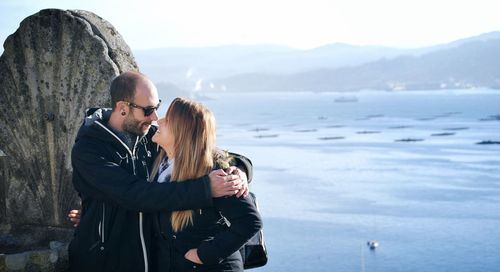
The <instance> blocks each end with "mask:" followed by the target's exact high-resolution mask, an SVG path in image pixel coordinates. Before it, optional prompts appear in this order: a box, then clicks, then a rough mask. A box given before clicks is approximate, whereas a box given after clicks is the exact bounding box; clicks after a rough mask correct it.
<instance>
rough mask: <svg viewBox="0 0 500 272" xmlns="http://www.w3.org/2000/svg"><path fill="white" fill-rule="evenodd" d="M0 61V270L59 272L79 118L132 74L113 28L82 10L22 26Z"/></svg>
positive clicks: (50, 14) (47, 14)
mask: <svg viewBox="0 0 500 272" xmlns="http://www.w3.org/2000/svg"><path fill="white" fill-rule="evenodd" d="M3 45H4V52H3V54H2V56H1V57H0V105H1V107H0V147H1V150H0V272H4V271H66V270H67V269H68V253H67V248H68V243H69V240H70V239H71V237H72V235H73V232H74V229H73V227H72V224H71V223H70V222H69V221H68V220H67V219H66V214H67V212H68V211H69V210H70V209H73V208H78V207H79V206H80V205H79V198H78V196H77V194H76V192H75V190H74V188H73V185H72V183H71V175H72V169H71V161H70V153H71V147H72V146H73V143H74V140H75V137H76V133H77V130H78V128H79V127H80V125H81V123H82V120H83V117H84V111H85V109H86V108H88V107H95V106H98V107H109V106H110V105H109V91H108V90H109V84H110V82H111V80H112V79H113V78H114V77H115V76H116V75H118V74H120V73H122V72H124V71H130V70H134V71H137V70H138V68H137V64H136V63H135V60H134V58H133V56H132V53H131V51H130V48H129V47H128V46H127V45H126V43H125V42H124V41H123V39H122V37H121V36H120V34H119V33H118V32H117V31H116V30H115V29H114V28H113V26H112V25H111V24H110V23H108V22H107V21H105V20H104V19H102V18H100V17H99V16H97V15H95V14H93V13H91V12H87V11H80V10H75V11H71V10H68V11H64V10H57V9H46V10H41V11H40V12H38V13H36V14H33V15H32V16H29V17H28V18H26V19H24V20H23V21H22V22H21V24H20V26H19V28H18V29H17V31H16V32H15V33H14V34H12V35H10V36H9V37H8V38H7V40H6V41H5V42H4V44H3Z"/></svg>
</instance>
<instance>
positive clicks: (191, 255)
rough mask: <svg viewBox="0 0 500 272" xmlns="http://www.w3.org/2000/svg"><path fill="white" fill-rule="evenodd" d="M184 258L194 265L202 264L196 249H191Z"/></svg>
mask: <svg viewBox="0 0 500 272" xmlns="http://www.w3.org/2000/svg"><path fill="white" fill-rule="evenodd" d="M184 258H186V259H188V260H189V261H191V262H193V263H196V264H203V263H202V262H201V260H200V258H199V257H198V249H196V248H192V249H190V250H188V252H186V254H184Z"/></svg>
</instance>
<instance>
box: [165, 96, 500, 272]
mask: <svg viewBox="0 0 500 272" xmlns="http://www.w3.org/2000/svg"><path fill="white" fill-rule="evenodd" d="M163 99H164V101H169V100H171V99H172V98H163ZM195 100H198V101H200V102H202V103H203V104H205V105H206V106H208V107H209V108H210V109H211V110H212V111H213V112H214V114H215V116H216V119H217V142H218V145H219V146H220V147H221V148H223V149H227V150H229V151H232V152H237V153H240V154H243V155H245V156H247V157H249V158H250V159H251V160H252V162H253V166H254V169H253V170H254V175H253V179H252V182H251V190H252V191H253V192H254V193H255V194H256V195H257V199H258V202H259V209H260V212H261V215H262V217H263V221H264V229H263V230H264V238H265V243H266V245H267V250H268V254H269V262H268V263H267V265H266V266H264V267H262V268H257V269H253V270H251V271H271V272H281V271H288V272H291V271H297V272H299V271H300V272H302V271H318V272H319V271H346V272H347V271H349V272H350V271H362V272H364V271H367V272H368V271H384V272H396V271H439V272H445V271H453V272H466V271H482V272H487V271H492V272H493V271H500V144H495V143H500V91H499V90H489V89H470V90H425V91H399V92H387V91H374V90H366V91H359V92H350V93H344V92H342V93H340V92H324V93H313V92H274V93H230V92H224V93H210V94H206V95H203V96H197V98H195ZM163 110H164V111H165V110H166V106H164V109H163ZM163 114H164V113H163ZM370 241H377V242H378V247H376V248H374V249H371V248H370V247H369V246H368V242H370Z"/></svg>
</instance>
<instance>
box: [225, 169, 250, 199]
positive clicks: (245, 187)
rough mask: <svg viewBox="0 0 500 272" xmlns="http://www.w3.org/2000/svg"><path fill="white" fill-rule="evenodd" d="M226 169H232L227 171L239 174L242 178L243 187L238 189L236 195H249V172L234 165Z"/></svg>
mask: <svg viewBox="0 0 500 272" xmlns="http://www.w3.org/2000/svg"><path fill="white" fill-rule="evenodd" d="M233 169H234V170H233ZM226 170H227V171H232V172H227V173H228V174H232V175H237V176H239V177H240V179H241V182H242V183H241V189H240V190H239V191H238V193H236V197H240V196H243V197H246V196H247V195H248V193H249V192H250V188H249V187H248V178H247V173H245V171H241V170H240V169H239V168H236V167H234V166H233V167H232V168H231V167H230V168H228V169H226Z"/></svg>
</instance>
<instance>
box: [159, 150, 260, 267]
mask: <svg viewBox="0 0 500 272" xmlns="http://www.w3.org/2000/svg"><path fill="white" fill-rule="evenodd" d="M232 155H233V156H234V157H235V158H236V159H237V160H236V161H237V162H238V161H240V162H244V163H245V164H246V168H248V169H251V163H250V161H249V160H248V159H247V158H244V157H243V158H242V157H240V156H239V155H237V154H232ZM250 172H251V171H250ZM250 178H251V177H249V179H250ZM170 216H171V213H170V212H167V213H162V212H160V213H159V214H158V231H159V235H158V236H157V239H154V245H153V246H154V247H155V249H154V253H153V254H157V255H158V256H157V257H156V258H154V260H156V262H155V263H154V264H153V267H154V270H155V271H172V272H174V271H175V272H184V271H213V272H215V271H243V263H242V259H241V255H240V252H239V249H240V248H241V246H242V245H243V244H244V243H246V242H247V241H248V240H249V239H250V238H251V237H253V236H254V235H255V234H256V233H257V232H258V231H259V230H260V229H261V228H262V220H261V218H260V215H259V212H258V211H257V208H256V207H255V205H254V204H253V202H252V200H251V199H250V197H249V196H248V197H240V198H237V197H235V196H232V197H222V198H215V199H214V205H213V207H205V208H202V209H195V211H194V213H193V225H190V226H187V227H185V228H184V229H183V230H181V231H180V232H178V233H174V232H173V230H172V227H171V223H170ZM158 238H159V239H158ZM192 248H197V249H198V256H199V258H200V259H201V261H202V262H203V265H198V264H195V263H192V262H190V261H188V260H187V259H185V258H184V255H185V253H186V252H187V251H188V250H190V249H192ZM167 255H170V256H169V258H168V259H167V258H166V257H165V256H167ZM162 256H163V258H162ZM169 262H170V263H169Z"/></svg>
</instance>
